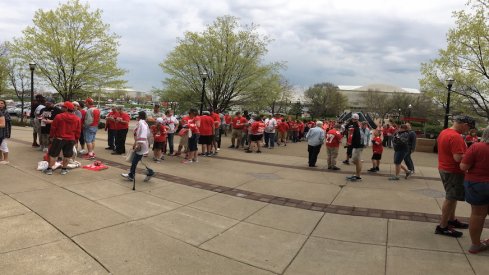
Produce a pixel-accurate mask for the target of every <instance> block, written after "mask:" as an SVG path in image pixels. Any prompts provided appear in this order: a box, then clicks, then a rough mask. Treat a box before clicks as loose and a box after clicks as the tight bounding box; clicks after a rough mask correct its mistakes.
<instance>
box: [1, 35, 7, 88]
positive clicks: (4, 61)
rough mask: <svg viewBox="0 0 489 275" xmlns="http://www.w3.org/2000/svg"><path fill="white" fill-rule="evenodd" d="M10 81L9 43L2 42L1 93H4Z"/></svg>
mask: <svg viewBox="0 0 489 275" xmlns="http://www.w3.org/2000/svg"><path fill="white" fill-rule="evenodd" d="M7 83H8V58H7V43H2V44H0V93H1V94H3V93H4V92H5V90H6V88H7Z"/></svg>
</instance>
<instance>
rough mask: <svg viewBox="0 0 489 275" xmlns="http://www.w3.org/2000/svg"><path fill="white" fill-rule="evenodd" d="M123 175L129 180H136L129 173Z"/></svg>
mask: <svg viewBox="0 0 489 275" xmlns="http://www.w3.org/2000/svg"><path fill="white" fill-rule="evenodd" d="M121 176H122V177H123V178H126V179H127V180H129V181H133V180H134V179H133V178H132V177H131V176H129V174H121Z"/></svg>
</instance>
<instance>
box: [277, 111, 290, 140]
mask: <svg viewBox="0 0 489 275" xmlns="http://www.w3.org/2000/svg"><path fill="white" fill-rule="evenodd" d="M277 130H278V137H277V146H280V143H281V142H283V143H284V146H287V131H288V130H289V124H288V123H287V121H285V118H284V117H281V118H280V119H277Z"/></svg>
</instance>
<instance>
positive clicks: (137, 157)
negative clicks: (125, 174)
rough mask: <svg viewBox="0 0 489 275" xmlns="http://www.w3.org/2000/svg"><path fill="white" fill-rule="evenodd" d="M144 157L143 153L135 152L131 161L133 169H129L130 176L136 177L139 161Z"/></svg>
mask: <svg viewBox="0 0 489 275" xmlns="http://www.w3.org/2000/svg"><path fill="white" fill-rule="evenodd" d="M142 158H143V155H138V154H134V158H133V159H132V162H131V170H130V171H129V176H130V177H131V178H134V176H135V175H136V167H137V166H138V162H139V161H140V160H141V159H142Z"/></svg>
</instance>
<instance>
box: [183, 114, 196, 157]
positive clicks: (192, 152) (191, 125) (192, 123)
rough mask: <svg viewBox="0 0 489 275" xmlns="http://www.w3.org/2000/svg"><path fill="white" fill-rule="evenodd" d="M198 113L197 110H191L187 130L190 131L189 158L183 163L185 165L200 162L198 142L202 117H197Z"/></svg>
mask: <svg viewBox="0 0 489 275" xmlns="http://www.w3.org/2000/svg"><path fill="white" fill-rule="evenodd" d="M197 114H198V112H197V109H194V108H192V109H190V111H189V113H188V117H189V119H188V124H187V128H188V130H189V132H188V135H189V138H188V158H187V159H186V160H184V161H183V163H192V162H198V160H197V150H198V149H199V148H198V145H197V142H198V141H199V136H200V130H199V128H200V117H199V116H197Z"/></svg>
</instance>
